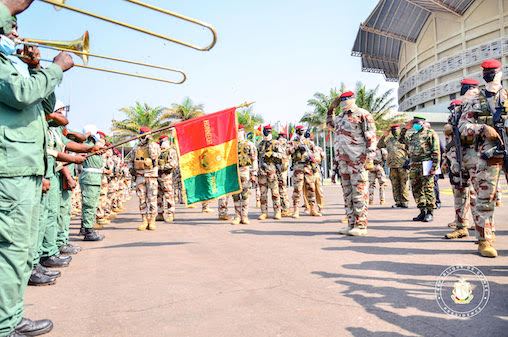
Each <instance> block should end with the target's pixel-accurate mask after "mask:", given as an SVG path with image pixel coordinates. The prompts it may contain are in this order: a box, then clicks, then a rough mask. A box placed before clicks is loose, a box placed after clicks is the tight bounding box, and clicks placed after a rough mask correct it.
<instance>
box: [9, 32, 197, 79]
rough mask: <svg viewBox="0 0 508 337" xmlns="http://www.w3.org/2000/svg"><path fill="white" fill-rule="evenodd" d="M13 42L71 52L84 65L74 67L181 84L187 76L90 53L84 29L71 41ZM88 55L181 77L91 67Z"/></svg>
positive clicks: (86, 33)
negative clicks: (174, 79)
mask: <svg viewBox="0 0 508 337" xmlns="http://www.w3.org/2000/svg"><path fill="white" fill-rule="evenodd" d="M15 42H16V43H17V44H23V45H27V46H35V47H40V48H48V49H52V50H59V51H64V52H68V53H73V54H75V55H77V56H78V57H79V58H81V59H82V60H83V63H84V65H81V64H75V65H74V66H75V67H79V68H85V69H91V70H98V71H104V72H109V73H113V74H118V75H126V76H131V77H137V78H143V79H147V80H153V81H159V82H165V83H171V84H182V83H183V82H185V80H186V79H187V76H186V75H185V73H184V72H183V71H182V70H179V69H174V68H168V67H164V66H159V65H154V64H149V63H142V62H137V61H131V60H125V59H120V58H116V57H110V56H105V55H99V54H93V53H90V37H89V34H88V31H86V32H85V34H83V36H81V37H80V38H78V39H76V40H73V41H48V40H36V39H17V40H16V41H15ZM16 56H18V57H24V56H22V55H19V54H16ZM89 57H97V58H102V59H106V60H112V61H117V62H122V63H128V64H134V65H139V66H144V67H148V68H155V69H161V70H166V71H170V72H176V73H179V74H180V75H181V76H182V79H181V80H180V81H172V80H167V79H163V78H158V77H150V76H145V75H139V74H134V73H127V72H123V71H117V70H112V69H106V68H99V67H91V66H89V65H87V64H88V58H89ZM39 60H40V61H48V62H51V61H50V60H46V59H39Z"/></svg>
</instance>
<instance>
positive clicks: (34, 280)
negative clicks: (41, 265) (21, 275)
mask: <svg viewBox="0 0 508 337" xmlns="http://www.w3.org/2000/svg"><path fill="white" fill-rule="evenodd" d="M55 282H56V279H55V278H51V277H48V276H46V275H44V274H43V273H40V272H39V271H37V268H34V269H32V275H30V278H29V279H28V285H29V286H36V287H39V286H50V285H52V284H55Z"/></svg>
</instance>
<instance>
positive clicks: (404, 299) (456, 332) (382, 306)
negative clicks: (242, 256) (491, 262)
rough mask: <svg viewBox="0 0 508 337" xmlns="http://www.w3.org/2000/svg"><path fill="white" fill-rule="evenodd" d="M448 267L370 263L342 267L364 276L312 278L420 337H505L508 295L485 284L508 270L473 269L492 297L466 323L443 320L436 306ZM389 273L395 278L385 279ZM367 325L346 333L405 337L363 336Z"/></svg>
mask: <svg viewBox="0 0 508 337" xmlns="http://www.w3.org/2000/svg"><path fill="white" fill-rule="evenodd" d="M452 264H453V262H452ZM448 267H449V265H431V264H414V263H398V262H392V261H369V262H362V263H360V264H347V265H343V268H345V269H349V270H355V271H361V272H363V273H362V274H357V275H352V274H349V273H348V272H347V270H346V272H345V273H343V274H340V273H328V272H324V271H314V272H312V274H314V275H318V276H321V277H322V278H325V279H333V280H334V281H333V282H334V283H336V284H340V285H343V286H345V287H346V289H345V290H344V291H343V292H342V295H343V296H346V297H349V298H351V299H353V300H354V301H355V302H356V303H358V304H359V305H361V306H362V307H363V308H364V309H365V310H366V311H367V312H368V313H370V314H372V315H375V316H376V317H378V318H379V319H382V320H384V321H385V322H387V323H389V324H392V325H395V326H398V327H400V328H401V329H404V330H406V331H410V332H412V333H413V334H417V335H418V336H457V337H458V336H466V335H467V336H503V335H504V336H506V333H505V332H506V321H505V320H504V319H502V318H501V317H499V316H498V315H501V316H504V315H505V314H506V309H507V304H506V300H505V299H506V298H507V296H508V289H506V287H505V286H504V285H503V284H500V283H497V282H494V281H492V279H490V280H489V277H490V278H493V277H495V276H496V277H501V276H504V277H508V267H505V266H477V267H478V268H479V269H480V270H481V271H482V272H483V273H484V274H485V276H486V277H487V279H488V281H489V285H490V294H491V296H490V299H489V302H488V303H487V306H486V307H485V309H484V310H483V311H482V312H480V313H479V314H478V315H476V316H474V317H471V318H469V319H461V318H456V317H453V316H448V315H446V314H445V313H444V312H443V311H441V309H440V308H439V306H438V304H437V302H436V300H435V294H434V291H435V283H436V280H437V279H438V277H439V275H440V274H441V273H442V272H443V271H444V270H445V269H446V268H448ZM364 271H367V272H368V273H367V275H378V276H367V275H366V273H364ZM387 273H392V274H393V276H386V274H387ZM429 276H430V277H431V279H429ZM394 282H395V283H396V284H395V285H394ZM374 284H375V285H374ZM366 319H367V318H366V317H362V320H359V321H358V325H357V326H352V327H348V328H346V329H347V330H348V331H350V332H351V334H352V335H353V336H356V337H360V336H362V337H371V336H394V337H406V336H408V335H404V334H400V333H396V332H386V331H379V332H378V331H370V330H367V329H365V328H363V327H362V326H361V322H362V321H365V320H366ZM385 329H386V328H385Z"/></svg>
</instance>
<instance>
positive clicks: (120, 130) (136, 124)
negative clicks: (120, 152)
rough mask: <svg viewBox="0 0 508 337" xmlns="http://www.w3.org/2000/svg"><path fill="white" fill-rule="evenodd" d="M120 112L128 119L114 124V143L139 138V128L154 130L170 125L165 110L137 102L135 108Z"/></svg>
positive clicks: (112, 138)
mask: <svg viewBox="0 0 508 337" xmlns="http://www.w3.org/2000/svg"><path fill="white" fill-rule="evenodd" d="M120 111H122V112H124V113H125V115H126V117H127V118H125V119H124V120H121V121H113V122H112V131H113V136H112V137H111V141H112V142H118V141H122V140H124V139H127V138H130V137H133V136H137V135H138V134H139V128H141V127H142V126H147V127H149V128H150V129H152V130H153V129H158V128H161V127H164V126H167V125H169V124H170V121H168V120H167V119H166V118H165V117H164V114H165V109H164V108H163V107H160V106H157V107H151V106H149V105H148V104H141V103H139V102H136V105H135V106H131V107H128V108H122V109H120ZM158 136H159V135H153V136H152V137H158Z"/></svg>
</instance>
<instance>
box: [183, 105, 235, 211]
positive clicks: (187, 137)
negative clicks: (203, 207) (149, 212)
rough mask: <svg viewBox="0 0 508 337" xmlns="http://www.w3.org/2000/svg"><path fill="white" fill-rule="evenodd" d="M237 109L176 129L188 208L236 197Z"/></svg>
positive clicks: (212, 115)
mask: <svg viewBox="0 0 508 337" xmlns="http://www.w3.org/2000/svg"><path fill="white" fill-rule="evenodd" d="M235 111H236V108H231V109H227V110H223V111H219V112H216V113H213V114H209V115H205V116H202V117H199V118H194V119H191V120H188V121H185V122H181V123H178V124H176V125H175V131H176V140H177V144H178V146H177V150H178V157H179V158H180V159H179V163H180V173H181V177H182V186H183V190H184V194H185V197H186V203H187V205H191V204H194V203H197V202H203V201H208V200H213V199H218V198H220V197H223V196H225V195H230V194H234V193H238V192H239V191H240V190H241V188H240V178H239V174H238V139H237V138H238V127H237V125H236V112H235Z"/></svg>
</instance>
